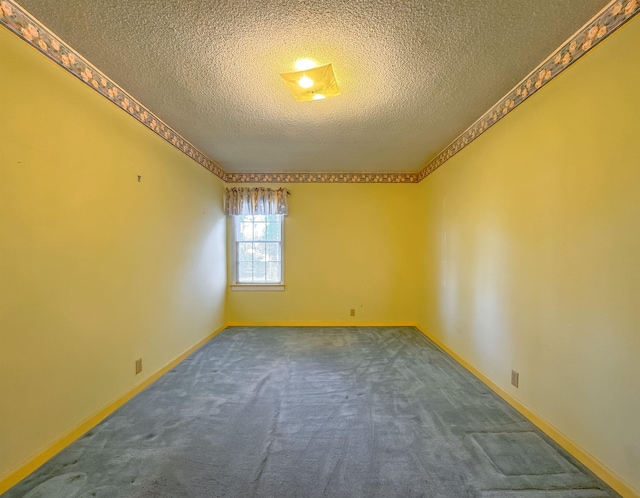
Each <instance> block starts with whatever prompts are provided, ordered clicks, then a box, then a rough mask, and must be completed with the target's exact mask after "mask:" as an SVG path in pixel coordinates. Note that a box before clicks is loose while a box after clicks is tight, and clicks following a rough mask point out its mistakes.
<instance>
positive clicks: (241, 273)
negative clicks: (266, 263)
mask: <svg viewBox="0 0 640 498" xmlns="http://www.w3.org/2000/svg"><path fill="white" fill-rule="evenodd" d="M252 279H253V263H250V262H249V263H247V262H243V263H238V282H251V281H252Z"/></svg>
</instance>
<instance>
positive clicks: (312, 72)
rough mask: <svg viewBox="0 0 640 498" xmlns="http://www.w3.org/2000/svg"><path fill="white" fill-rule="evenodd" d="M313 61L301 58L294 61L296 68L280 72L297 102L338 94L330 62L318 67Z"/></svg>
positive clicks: (338, 90)
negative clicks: (290, 71) (292, 70)
mask: <svg viewBox="0 0 640 498" xmlns="http://www.w3.org/2000/svg"><path fill="white" fill-rule="evenodd" d="M313 65H314V63H313V61H310V60H309V59H302V60H300V61H298V62H296V69H301V70H299V71H294V72H292V73H280V76H282V79H283V80H284V81H285V83H286V84H287V86H288V87H289V90H291V93H292V94H293V98H294V99H296V101H297V102H307V101H309V100H322V99H326V98H327V97H335V96H336V95H340V89H339V88H338V82H337V81H336V77H335V75H334V74H333V68H332V66H331V64H326V65H324V66H320V67H313Z"/></svg>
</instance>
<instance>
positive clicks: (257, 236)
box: [233, 214, 283, 290]
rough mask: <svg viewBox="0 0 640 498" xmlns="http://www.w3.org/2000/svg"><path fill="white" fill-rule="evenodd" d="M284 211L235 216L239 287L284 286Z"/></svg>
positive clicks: (277, 287)
mask: <svg viewBox="0 0 640 498" xmlns="http://www.w3.org/2000/svg"><path fill="white" fill-rule="evenodd" d="M282 219H283V216H282V215H280V214H268V215H259V214H255V215H254V214H240V215H234V216H233V225H234V230H233V232H234V245H235V251H234V252H235V284H236V286H235V288H240V287H243V286H244V287H245V288H249V287H248V286H264V287H265V288H266V287H267V286H272V287H273V288H272V289H270V290H281V288H282V284H283V271H282V269H283V268H282V228H283V223H282Z"/></svg>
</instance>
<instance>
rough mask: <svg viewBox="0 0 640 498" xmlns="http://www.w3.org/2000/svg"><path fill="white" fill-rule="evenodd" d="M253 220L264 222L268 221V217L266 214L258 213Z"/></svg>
mask: <svg viewBox="0 0 640 498" xmlns="http://www.w3.org/2000/svg"><path fill="white" fill-rule="evenodd" d="M253 221H258V222H260V223H264V222H265V221H267V217H266V216H265V215H264V214H256V215H254V216H253Z"/></svg>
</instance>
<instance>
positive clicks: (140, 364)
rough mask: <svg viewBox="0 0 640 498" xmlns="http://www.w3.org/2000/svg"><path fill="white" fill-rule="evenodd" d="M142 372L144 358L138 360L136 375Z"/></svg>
mask: <svg viewBox="0 0 640 498" xmlns="http://www.w3.org/2000/svg"><path fill="white" fill-rule="evenodd" d="M140 372H142V358H138V359H137V360H136V375H138V374H139V373H140Z"/></svg>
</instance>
